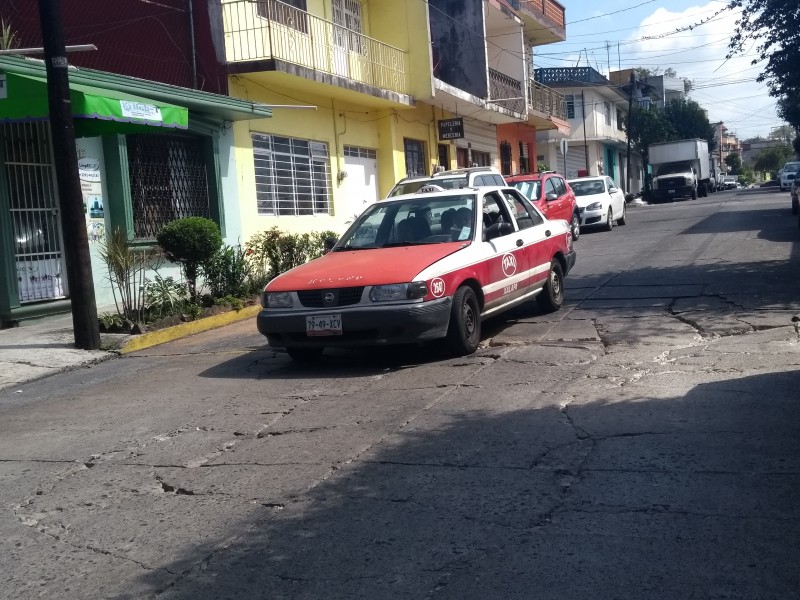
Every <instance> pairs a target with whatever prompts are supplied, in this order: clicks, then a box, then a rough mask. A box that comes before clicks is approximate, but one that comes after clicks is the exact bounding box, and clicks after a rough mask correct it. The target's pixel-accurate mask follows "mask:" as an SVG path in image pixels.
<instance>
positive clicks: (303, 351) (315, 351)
mask: <svg viewBox="0 0 800 600" xmlns="http://www.w3.org/2000/svg"><path fill="white" fill-rule="evenodd" d="M322 350H323V349H322V348H291V347H290V348H286V354H288V355H289V356H290V357H291V359H292V360H296V361H297V362H310V361H312V360H317V359H318V358H319V357H320V356H322Z"/></svg>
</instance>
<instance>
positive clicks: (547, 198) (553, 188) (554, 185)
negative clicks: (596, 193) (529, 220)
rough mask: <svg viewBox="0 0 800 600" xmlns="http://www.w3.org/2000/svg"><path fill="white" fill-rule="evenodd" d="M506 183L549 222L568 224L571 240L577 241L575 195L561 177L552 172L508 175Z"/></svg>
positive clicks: (579, 218) (578, 222) (579, 221)
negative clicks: (557, 221)
mask: <svg viewBox="0 0 800 600" xmlns="http://www.w3.org/2000/svg"><path fill="white" fill-rule="evenodd" d="M506 181H507V182H508V185H512V186H514V187H515V188H517V189H518V190H519V191H520V192H522V194H523V195H524V196H525V197H526V198H527V199H528V200H530V201H531V204H533V205H534V206H535V207H536V208H538V209H539V210H540V211H542V212H543V213H544V216H545V217H547V218H548V219H549V220H551V221H553V220H558V219H560V220H563V221H566V222H567V223H569V228H570V231H572V239H573V240H577V239H578V236H579V235H580V232H581V216H580V213H579V212H578V206H577V203H576V202H575V194H574V193H573V192H572V188H571V187H569V184H568V183H567V181H566V180H565V179H564V178H563V177H562V176H561V175H559V174H558V173H555V172H553V171H543V172H542V173H526V174H524V175H508V176H506Z"/></svg>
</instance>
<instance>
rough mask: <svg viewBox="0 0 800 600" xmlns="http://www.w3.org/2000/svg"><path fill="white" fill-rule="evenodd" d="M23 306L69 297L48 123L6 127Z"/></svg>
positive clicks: (9, 187) (8, 176) (7, 167)
mask: <svg viewBox="0 0 800 600" xmlns="http://www.w3.org/2000/svg"><path fill="white" fill-rule="evenodd" d="M2 127H3V130H2V131H3V140H4V145H5V148H4V150H5V153H4V159H5V165H4V166H5V181H6V185H7V193H8V198H9V206H10V210H11V222H12V224H13V230H14V237H13V239H12V240H11V242H12V243H13V245H14V260H15V265H16V270H17V283H18V286H17V292H18V294H19V301H20V303H23V304H25V303H30V302H39V301H42V300H54V299H56V298H63V297H65V296H66V295H67V293H68V291H67V276H66V268H65V264H64V255H63V250H62V248H63V241H62V236H61V219H60V217H59V205H58V194H57V192H56V184H55V173H54V171H53V161H52V152H51V144H50V126H49V124H48V123H47V122H33V123H8V124H4V125H3V126H2Z"/></svg>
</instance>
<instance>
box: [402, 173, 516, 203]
mask: <svg viewBox="0 0 800 600" xmlns="http://www.w3.org/2000/svg"><path fill="white" fill-rule="evenodd" d="M428 185H437V186H439V187H440V188H442V189H445V190H454V189H460V188H467V187H478V186H504V185H506V180H505V179H504V178H503V176H502V175H501V174H500V171H498V170H497V169H495V168H494V167H469V168H466V169H452V170H449V171H440V172H438V173H434V174H433V175H431V176H430V177H404V178H403V179H401V180H400V181H398V182H397V183H396V184H395V185H394V187H393V188H392V189H391V190H390V191H389V195H388V196H387V198H393V197H394V196H399V195H401V194H413V193H414V192H416V191H418V190H419V189H420V188H422V187H424V186H428Z"/></svg>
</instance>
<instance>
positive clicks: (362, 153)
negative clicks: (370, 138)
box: [344, 146, 378, 160]
mask: <svg viewBox="0 0 800 600" xmlns="http://www.w3.org/2000/svg"><path fill="white" fill-rule="evenodd" d="M344 155H345V156H352V157H353V158H371V159H372V160H376V159H377V158H378V153H377V152H376V151H375V150H373V149H372V148H359V147H358V146H345V147H344Z"/></svg>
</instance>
